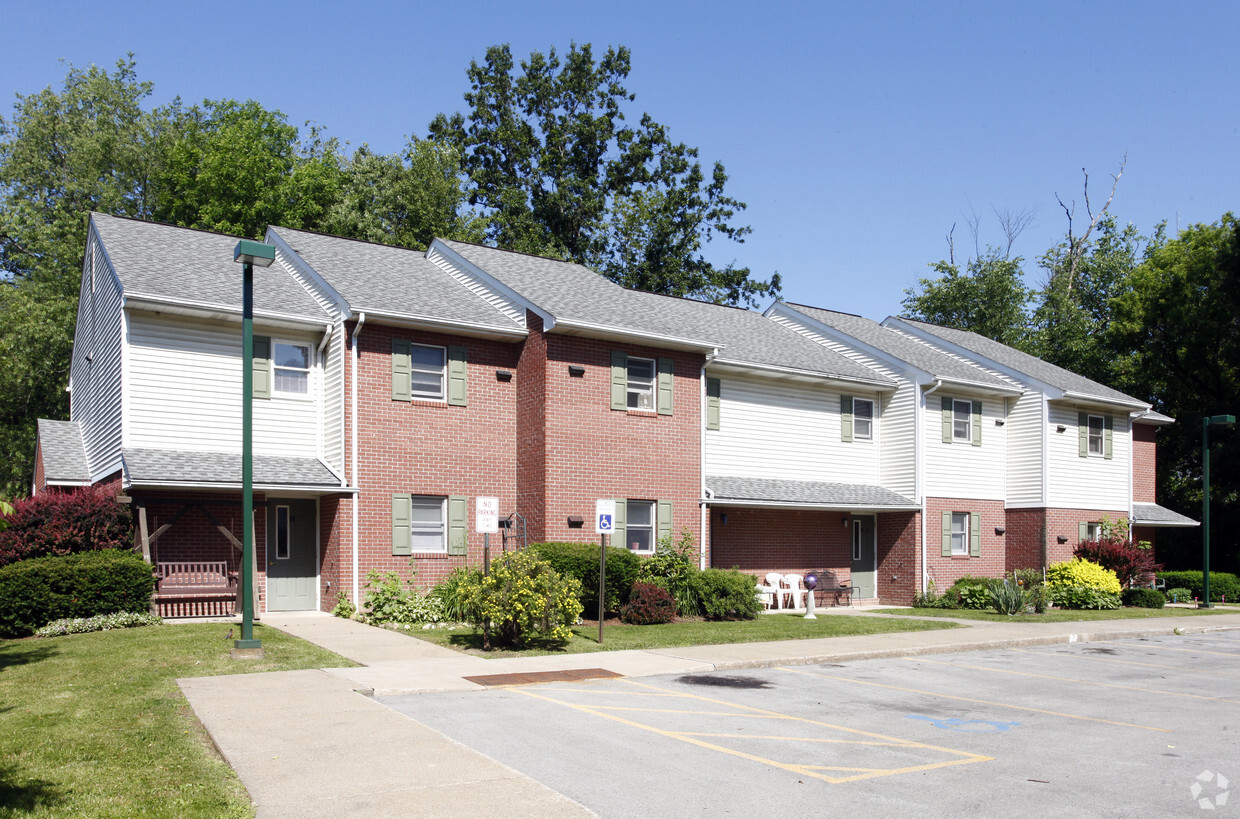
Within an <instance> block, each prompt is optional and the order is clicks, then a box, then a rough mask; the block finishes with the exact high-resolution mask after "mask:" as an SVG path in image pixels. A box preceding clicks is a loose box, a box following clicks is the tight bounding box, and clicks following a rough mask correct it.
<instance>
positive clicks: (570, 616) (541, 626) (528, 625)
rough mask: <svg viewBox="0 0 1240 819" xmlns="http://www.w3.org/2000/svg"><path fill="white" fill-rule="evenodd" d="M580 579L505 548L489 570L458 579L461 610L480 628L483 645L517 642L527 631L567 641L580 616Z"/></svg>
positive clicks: (523, 639)
mask: <svg viewBox="0 0 1240 819" xmlns="http://www.w3.org/2000/svg"><path fill="white" fill-rule="evenodd" d="M580 595H581V582H580V581H578V580H577V579H576V578H575V577H564V576H562V575H560V574H559V573H558V572H556V571H555V569H552V568H551V564H549V563H547V562H546V561H545V560H541V559H540V558H539V557H538V556H537V555H536V554H535V553H534V552H532V551H528V550H527V551H520V552H509V553H507V554H505V555H503V556H501V557H500V558H499V559H498V560H496V561H494V562H493V563H492V564H491V574H490V575H489V576H486V577H484V576H482V575H481V574H474V575H472V576H470V577H467V578H464V579H462V581H461V586H460V596H461V604H462V606H461V607H462V609H464V611H465V612H467V613H468V616H469V620H470V623H471V624H472V625H473V626H474V628H476V629H481V630H482V632H483V635H484V645H485V646H486V647H488V648H489V647H490V642H491V637H492V636H494V637H495V640H496V642H497V643H500V644H502V645H510V646H519V645H522V644H523V643H525V642H526V640H528V639H529V638H530V637H531V636H532V635H538V636H539V637H540V638H542V639H544V640H549V641H552V642H560V643H566V642H568V640H569V639H570V638H571V637H572V636H573V632H572V629H570V628H569V626H571V625H572V624H573V623H574V622H576V620H577V618H578V617H579V616H580V615H581V601H580V600H578V597H579V596H580Z"/></svg>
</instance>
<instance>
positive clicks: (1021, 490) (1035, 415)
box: [1006, 392, 1046, 507]
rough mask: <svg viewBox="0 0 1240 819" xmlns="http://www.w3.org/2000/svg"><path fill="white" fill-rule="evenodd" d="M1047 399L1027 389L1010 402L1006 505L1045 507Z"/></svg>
mask: <svg viewBox="0 0 1240 819" xmlns="http://www.w3.org/2000/svg"><path fill="white" fill-rule="evenodd" d="M1045 413H1046V399H1045V397H1044V396H1043V395H1042V393H1040V392H1027V393H1025V394H1024V395H1022V396H1020V397H1019V398H1017V399H1016V400H1015V401H1013V402H1012V403H1011V404H1010V408H1009V411H1008V418H1007V427H1006V429H1007V440H1008V456H1007V488H1008V498H1007V501H1008V505H1009V506H1026V507H1034V506H1045V505H1046V501H1045V499H1044V498H1043V497H1042V489H1043V486H1042V483H1043V481H1042V477H1043V472H1042V460H1043V450H1042V445H1043V440H1044V437H1045V434H1046V418H1045Z"/></svg>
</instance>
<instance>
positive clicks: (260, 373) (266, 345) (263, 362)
mask: <svg viewBox="0 0 1240 819" xmlns="http://www.w3.org/2000/svg"><path fill="white" fill-rule="evenodd" d="M252 338H253V341H254V343H253V345H251V347H250V349H251V350H252V355H253V359H252V360H253V363H252V364H251V366H250V371H251V372H252V373H254V397H255V398H270V397H271V382H272V381H273V378H272V372H271V338H270V337H269V336H253V337H252Z"/></svg>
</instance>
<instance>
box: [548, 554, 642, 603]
mask: <svg viewBox="0 0 1240 819" xmlns="http://www.w3.org/2000/svg"><path fill="white" fill-rule="evenodd" d="M529 548H530V549H531V550H532V551H533V552H534V553H535V554H537V555H538V556H539V557H541V558H542V559H543V560H545V561H547V562H548V563H550V564H551V568H553V569H555V570H556V572H558V573H559V574H562V575H565V576H567V577H575V578H577V580H578V581H579V582H580V584H581V591H580V592H579V599H580V601H581V607H582V611H584V612H585V613H586V614H587V615H588V616H590V617H597V616H598V557H599V555H598V552H599V546H598V544H597V543H531V544H530V546H529ZM641 562H642V558H640V557H638V556H637V555H635V554H633V553H632V552H630V551H629V550H628V549H621V548H619V547H616V546H608V547H607V589H606V593H607V598H606V602H607V613H608V614H617V613H619V611H620V607H621V606H623V605H624V604H625V603H627V602H628V601H629V591H630V590H631V589H632V588H633V583H634V582H635V581H636V580H637V572H638V570H639V569H640V568H641Z"/></svg>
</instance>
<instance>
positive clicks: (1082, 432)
mask: <svg viewBox="0 0 1240 819" xmlns="http://www.w3.org/2000/svg"><path fill="white" fill-rule="evenodd" d="M1076 432H1077V444H1078V449H1077V454H1078V455H1080V456H1081V457H1082V458H1088V457H1089V415H1088V414H1087V413H1084V412H1078V413H1077V414H1076Z"/></svg>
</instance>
